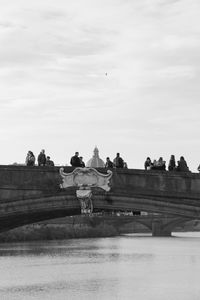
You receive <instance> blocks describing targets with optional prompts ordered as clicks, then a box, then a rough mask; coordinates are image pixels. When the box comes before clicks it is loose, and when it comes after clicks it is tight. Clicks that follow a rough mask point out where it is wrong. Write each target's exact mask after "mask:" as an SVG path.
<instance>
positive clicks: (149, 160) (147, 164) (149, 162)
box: [144, 157, 152, 170]
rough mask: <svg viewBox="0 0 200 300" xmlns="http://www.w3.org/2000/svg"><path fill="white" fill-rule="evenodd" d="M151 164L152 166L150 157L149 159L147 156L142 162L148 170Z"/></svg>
mask: <svg viewBox="0 0 200 300" xmlns="http://www.w3.org/2000/svg"><path fill="white" fill-rule="evenodd" d="M151 166H152V162H151V159H150V157H147V159H146V160H145V162H144V169H145V170H150V169H151Z"/></svg>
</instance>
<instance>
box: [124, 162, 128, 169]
mask: <svg viewBox="0 0 200 300" xmlns="http://www.w3.org/2000/svg"><path fill="white" fill-rule="evenodd" d="M124 168H125V169H128V165H127V162H125V161H124Z"/></svg>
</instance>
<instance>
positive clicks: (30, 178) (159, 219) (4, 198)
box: [0, 166, 200, 236]
mask: <svg viewBox="0 0 200 300" xmlns="http://www.w3.org/2000/svg"><path fill="white" fill-rule="evenodd" d="M59 169H60V168H59V167H26V166H0V231H1V232H2V231H6V230H9V229H12V228H15V227H18V226H22V225H25V224H30V223H34V222H39V221H43V220H48V219H53V218H59V217H64V216H72V215H78V214H80V213H81V206H80V202H79V200H78V199H77V197H76V191H77V186H69V187H67V188H66V189H63V188H61V184H62V182H63V180H62V177H61V175H60V173H59ZM72 171H73V168H71V167H65V169H64V172H65V173H66V174H67V173H71V172H72ZM98 171H99V172H101V173H104V174H106V170H105V169H98ZM112 172H113V174H112V177H111V179H110V187H111V189H110V190H109V191H106V190H103V189H101V188H99V187H94V188H93V191H92V203H93V209H94V211H99V210H106V211H108V210H117V211H134V210H139V211H145V212H149V213H151V217H149V218H146V219H144V220H142V219H140V220H139V218H138V222H142V223H144V224H146V226H147V227H149V228H151V230H152V234H153V235H154V236H168V235H171V232H172V230H173V228H174V227H175V226H177V225H178V224H179V223H183V222H187V221H190V220H195V219H200V174H196V173H182V172H165V171H144V170H133V169H113V170H112ZM152 213H153V215H152ZM141 220H142V221H141Z"/></svg>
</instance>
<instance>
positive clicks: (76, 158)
mask: <svg viewBox="0 0 200 300" xmlns="http://www.w3.org/2000/svg"><path fill="white" fill-rule="evenodd" d="M70 164H71V165H72V167H81V162H80V158H79V153H78V152H75V155H74V156H72V158H71V160H70Z"/></svg>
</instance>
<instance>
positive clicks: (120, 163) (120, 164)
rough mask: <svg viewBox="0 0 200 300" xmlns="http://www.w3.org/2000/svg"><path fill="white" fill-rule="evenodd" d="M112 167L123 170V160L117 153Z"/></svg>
mask: <svg viewBox="0 0 200 300" xmlns="http://www.w3.org/2000/svg"><path fill="white" fill-rule="evenodd" d="M113 165H114V167H115V168H123V167H124V160H123V159H122V158H121V157H120V153H117V156H116V157H115V159H114V160H113Z"/></svg>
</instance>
